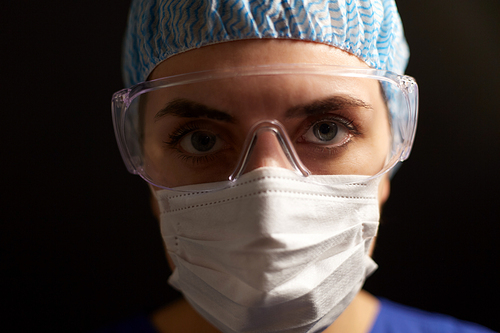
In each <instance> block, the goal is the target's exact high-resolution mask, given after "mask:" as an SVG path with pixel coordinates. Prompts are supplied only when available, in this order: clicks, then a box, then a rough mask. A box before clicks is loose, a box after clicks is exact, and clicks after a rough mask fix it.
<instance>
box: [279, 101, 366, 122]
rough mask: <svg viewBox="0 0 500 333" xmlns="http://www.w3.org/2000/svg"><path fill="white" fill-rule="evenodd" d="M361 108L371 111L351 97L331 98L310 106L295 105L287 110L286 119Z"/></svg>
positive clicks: (364, 104)
mask: <svg viewBox="0 0 500 333" xmlns="http://www.w3.org/2000/svg"><path fill="white" fill-rule="evenodd" d="M353 108H356V109H358V108H363V109H367V110H373V107H372V106H371V105H370V104H367V103H365V102H364V101H362V100H360V99H357V98H354V97H351V96H333V97H328V98H326V99H322V100H317V101H314V102H312V103H310V104H303V105H297V106H294V107H292V108H290V109H288V110H287V112H286V113H285V117H286V118H294V117H300V116H304V115H306V116H313V115H316V114H323V113H328V112H332V111H339V110H346V109H353Z"/></svg>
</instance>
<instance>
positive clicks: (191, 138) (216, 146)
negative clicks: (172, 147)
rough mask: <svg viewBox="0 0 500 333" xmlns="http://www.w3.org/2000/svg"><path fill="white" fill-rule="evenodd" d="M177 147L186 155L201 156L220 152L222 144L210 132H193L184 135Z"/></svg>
mask: <svg viewBox="0 0 500 333" xmlns="http://www.w3.org/2000/svg"><path fill="white" fill-rule="evenodd" d="M179 145H180V146H181V148H182V149H183V150H185V151H186V152H187V153H190V154H193V155H201V154H206V153H213V152H216V151H218V150H220V149H221V148H222V147H223V142H222V140H221V139H220V138H219V137H218V136H217V135H215V134H213V133H211V132H208V131H195V132H191V133H188V134H186V135H185V136H184V137H183V138H182V139H181V140H180V142H179Z"/></svg>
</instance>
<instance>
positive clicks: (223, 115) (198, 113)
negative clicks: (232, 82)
mask: <svg viewBox="0 0 500 333" xmlns="http://www.w3.org/2000/svg"><path fill="white" fill-rule="evenodd" d="M352 108H364V109H367V110H373V107H372V106H371V105H369V104H367V103H365V102H364V101H362V100H360V99H357V98H354V97H350V96H333V97H329V98H326V99H322V100H317V101H314V102H312V103H310V104H303V105H297V106H294V107H292V108H289V109H288V110H287V111H286V113H285V118H295V117H301V116H304V115H306V116H312V115H316V114H323V113H328V112H332V111H338V110H345V109H352ZM166 115H172V116H176V117H182V118H203V117H205V118H209V119H214V120H219V121H224V122H228V123H235V122H236V121H235V119H234V117H233V116H231V115H230V114H229V113H227V112H224V111H220V110H217V109H214V108H211V107H209V106H206V105H203V104H201V103H197V102H194V101H190V100H188V99H183V98H177V99H174V100H172V101H170V102H168V103H167V105H166V106H165V107H164V108H162V109H161V110H160V111H158V112H157V113H156V115H155V116H154V121H157V120H159V119H160V118H162V117H164V116H166Z"/></svg>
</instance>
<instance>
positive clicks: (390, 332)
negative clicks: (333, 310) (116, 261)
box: [91, 298, 494, 333]
mask: <svg viewBox="0 0 500 333" xmlns="http://www.w3.org/2000/svg"><path fill="white" fill-rule="evenodd" d="M379 300H380V302H381V307H380V312H379V314H378V317H377V319H376V321H375V323H374V325H373V327H372V330H371V331H370V333H403V332H404V333H492V332H493V333H494V331H492V330H490V329H488V328H486V327H483V326H480V325H477V324H473V323H470V322H466V321H462V320H458V319H455V318H453V317H450V316H445V315H442V314H437V313H430V312H425V311H422V310H418V309H415V308H411V307H409V306H404V305H401V304H398V303H394V302H391V301H389V300H387V299H384V298H380V299H379ZM129 332H141V333H158V331H157V330H156V329H155V328H154V327H153V325H152V324H151V322H150V321H149V318H148V317H147V316H144V315H141V316H137V317H134V318H132V319H130V320H127V321H125V322H123V323H120V324H118V325H116V326H108V327H105V328H103V329H99V330H97V331H93V332H91V333H129Z"/></svg>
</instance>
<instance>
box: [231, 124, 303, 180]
mask: <svg viewBox="0 0 500 333" xmlns="http://www.w3.org/2000/svg"><path fill="white" fill-rule="evenodd" d="M268 131H270V132H273V133H274V135H275V136H276V138H277V140H278V142H279V143H280V147H281V149H282V151H283V152H284V153H285V156H286V157H287V159H288V161H289V162H290V164H291V166H292V167H293V168H294V170H295V171H296V172H297V173H299V174H300V175H302V176H304V177H307V176H309V175H310V174H311V172H310V171H309V170H308V169H307V168H306V167H305V166H304V164H303V163H302V162H301V160H300V159H299V157H298V155H297V152H296V151H295V148H294V146H293V144H292V142H291V140H290V138H289V137H288V135H287V133H286V130H285V128H284V127H283V125H281V123H280V122H278V121H277V120H262V121H259V122H258V123H256V124H255V125H254V126H253V127H252V128H251V129H250V131H249V132H248V135H247V137H246V139H245V143H244V144H243V150H242V154H241V155H240V158H239V160H238V163H237V164H236V167H235V169H234V171H233V172H232V173H231V175H230V176H229V180H231V181H234V180H236V179H238V178H239V177H240V176H241V175H242V174H243V172H244V171H245V169H246V167H247V164H248V159H249V156H250V155H251V154H252V151H253V149H254V148H255V144H256V142H257V139H258V136H259V134H260V133H263V132H268Z"/></svg>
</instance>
